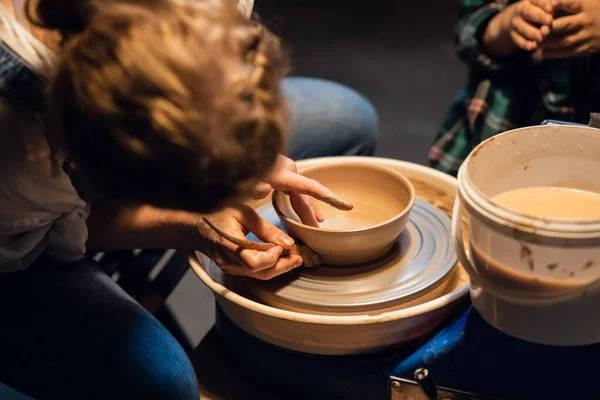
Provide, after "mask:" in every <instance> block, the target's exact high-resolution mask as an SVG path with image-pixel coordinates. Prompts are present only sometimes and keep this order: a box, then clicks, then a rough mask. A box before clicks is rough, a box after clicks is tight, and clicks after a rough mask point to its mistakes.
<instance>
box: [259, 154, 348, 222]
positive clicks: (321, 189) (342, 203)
mask: <svg viewBox="0 0 600 400" xmlns="http://www.w3.org/2000/svg"><path fill="white" fill-rule="evenodd" d="M275 171H276V172H275V173H274V174H273V176H272V177H271V179H270V182H269V183H270V184H271V186H272V188H273V189H276V190H281V191H284V192H296V193H299V194H304V195H308V196H311V197H313V198H315V199H318V200H321V201H323V202H324V203H327V204H329V205H331V206H333V207H335V208H337V209H340V210H345V211H350V210H352V208H353V206H352V204H351V203H349V202H348V201H346V200H345V199H343V198H342V197H341V196H339V195H337V194H336V193H334V192H332V191H331V190H329V189H328V188H326V187H325V186H323V185H322V184H320V183H319V182H317V181H315V180H313V179H309V178H306V177H304V176H302V175H299V174H298V168H297V166H296V163H295V162H294V161H292V160H291V159H289V158H287V157H285V156H282V155H280V156H279V158H278V159H277V165H276V167H275Z"/></svg>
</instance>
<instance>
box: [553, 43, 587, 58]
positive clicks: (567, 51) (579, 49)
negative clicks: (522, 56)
mask: <svg viewBox="0 0 600 400" xmlns="http://www.w3.org/2000/svg"><path fill="white" fill-rule="evenodd" d="M590 52H591V47H590V45H589V43H587V42H586V43H583V44H580V45H576V46H573V47H565V48H560V49H555V50H545V49H542V58H543V59H544V60H551V59H556V58H567V57H575V56H580V55H584V54H589V53H590Z"/></svg>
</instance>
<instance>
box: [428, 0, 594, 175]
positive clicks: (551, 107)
mask: <svg viewBox="0 0 600 400" xmlns="http://www.w3.org/2000/svg"><path fill="white" fill-rule="evenodd" d="M456 43H457V49H458V54H459V56H460V58H461V59H462V60H463V61H464V62H466V63H467V64H468V65H469V81H468V83H467V85H466V87H465V88H464V89H463V90H462V91H461V92H460V94H459V95H458V97H457V98H456V100H455V101H454V103H453V105H452V108H451V110H450V112H449V113H448V115H447V116H446V119H445V121H444V123H443V125H442V129H441V131H440V132H439V133H438V135H437V138H436V140H435V143H434V145H433V146H432V148H431V150H430V152H429V161H430V163H431V165H432V166H433V167H434V168H436V169H439V170H441V171H444V172H447V173H450V174H456V173H457V171H458V168H459V167H460V165H461V163H462V162H463V160H464V159H465V157H466V156H467V155H468V154H469V153H470V151H471V150H472V149H473V147H475V146H476V145H477V144H479V143H480V142H481V141H483V140H485V139H487V138H489V137H492V136H494V135H496V134H498V133H501V132H504V131H507V130H509V129H514V128H520V127H524V126H529V125H536V124H539V123H540V122H542V121H543V120H545V119H559V120H564V121H572V122H579V123H586V124H587V122H588V121H589V117H590V113H591V112H594V111H598V110H599V109H600V85H599V83H600V68H599V66H600V58H598V56H597V55H596V53H597V52H598V50H599V49H600V3H599V2H597V1H595V0H521V1H490V0H463V1H461V2H460V13H459V22H458V25H457V27H456Z"/></svg>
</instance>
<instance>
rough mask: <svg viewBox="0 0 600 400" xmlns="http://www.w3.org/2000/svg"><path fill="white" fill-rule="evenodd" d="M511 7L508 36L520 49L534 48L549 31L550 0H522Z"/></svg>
mask: <svg viewBox="0 0 600 400" xmlns="http://www.w3.org/2000/svg"><path fill="white" fill-rule="evenodd" d="M511 7H512V11H511V15H510V22H509V30H510V37H511V38H512V40H513V42H514V44H515V45H516V46H517V47H519V48H520V49H522V50H525V51H533V50H535V49H536V48H537V47H538V46H539V45H540V43H542V42H543V41H544V39H545V38H546V37H547V36H548V34H549V33H550V26H551V25H552V21H553V17H552V10H553V8H552V3H551V0H522V1H520V2H518V3H515V4H514V5H512V6H511Z"/></svg>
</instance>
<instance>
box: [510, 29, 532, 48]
mask: <svg viewBox="0 0 600 400" xmlns="http://www.w3.org/2000/svg"><path fill="white" fill-rule="evenodd" d="M510 37H511V38H512V40H513V42H515V44H516V45H517V46H518V47H519V48H521V49H523V50H525V51H533V50H535V48H536V47H537V42H534V41H531V40H526V39H524V38H523V37H522V36H521V35H519V34H518V33H516V32H515V31H510Z"/></svg>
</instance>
